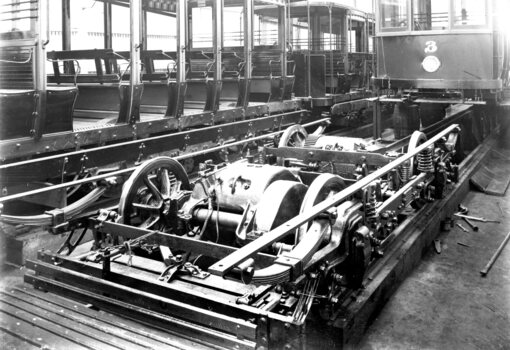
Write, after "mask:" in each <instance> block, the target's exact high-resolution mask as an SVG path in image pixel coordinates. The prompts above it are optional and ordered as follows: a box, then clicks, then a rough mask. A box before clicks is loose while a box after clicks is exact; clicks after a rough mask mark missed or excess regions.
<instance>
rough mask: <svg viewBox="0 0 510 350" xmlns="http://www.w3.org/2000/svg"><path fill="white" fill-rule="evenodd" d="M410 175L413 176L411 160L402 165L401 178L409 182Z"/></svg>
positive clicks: (404, 181)
mask: <svg viewBox="0 0 510 350" xmlns="http://www.w3.org/2000/svg"><path fill="white" fill-rule="evenodd" d="M410 177H411V164H410V163H409V162H405V163H404V164H402V166H401V167H400V180H401V181H402V182H403V183H407V182H408V181H409V178H410Z"/></svg>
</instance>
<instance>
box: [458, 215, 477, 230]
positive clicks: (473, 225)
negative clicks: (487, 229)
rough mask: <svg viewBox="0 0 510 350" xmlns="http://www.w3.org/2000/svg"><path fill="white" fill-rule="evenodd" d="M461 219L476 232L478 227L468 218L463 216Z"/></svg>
mask: <svg viewBox="0 0 510 350" xmlns="http://www.w3.org/2000/svg"><path fill="white" fill-rule="evenodd" d="M462 219H463V220H464V221H465V222H467V224H468V225H469V227H471V229H472V230H473V231H475V232H478V229H479V227H478V226H477V225H475V224H473V223H472V222H471V221H470V220H469V219H468V218H465V217H463V218H462Z"/></svg>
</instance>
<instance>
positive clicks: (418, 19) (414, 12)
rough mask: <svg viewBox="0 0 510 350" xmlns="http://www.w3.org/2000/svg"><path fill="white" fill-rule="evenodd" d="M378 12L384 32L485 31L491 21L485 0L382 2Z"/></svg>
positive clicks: (391, 0)
mask: <svg viewBox="0 0 510 350" xmlns="http://www.w3.org/2000/svg"><path fill="white" fill-rule="evenodd" d="M378 11H379V23H380V26H379V29H380V31H381V32H399V31H408V30H412V31H429V30H455V29H483V28H486V27H487V26H488V18H489V16H488V6H487V1H486V0H412V1H410V0H381V1H380V2H379V8H378ZM409 18H411V20H409Z"/></svg>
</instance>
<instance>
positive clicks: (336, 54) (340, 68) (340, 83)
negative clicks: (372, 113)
mask: <svg viewBox="0 0 510 350" xmlns="http://www.w3.org/2000/svg"><path fill="white" fill-rule="evenodd" d="M325 56H326V90H327V91H328V92H330V93H344V92H346V91H345V86H344V81H345V76H344V75H345V53H344V52H342V51H339V50H333V51H331V54H329V53H328V52H326V53H325ZM349 88H350V87H348V88H347V92H348V91H349Z"/></svg>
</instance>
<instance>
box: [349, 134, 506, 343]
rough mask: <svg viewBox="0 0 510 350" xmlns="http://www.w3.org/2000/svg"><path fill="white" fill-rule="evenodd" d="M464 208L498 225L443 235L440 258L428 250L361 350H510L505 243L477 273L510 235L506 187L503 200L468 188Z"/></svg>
mask: <svg viewBox="0 0 510 350" xmlns="http://www.w3.org/2000/svg"><path fill="white" fill-rule="evenodd" d="M509 139H510V137H509V138H506V141H508V140H509ZM507 143H510V142H507ZM505 148H506V147H505ZM462 204H463V205H465V206H467V207H468V208H469V214H470V215H473V216H478V217H485V218H486V219H496V220H500V221H501V223H483V222H480V223H477V225H478V226H479V231H478V232H474V231H473V230H471V229H470V227H469V226H468V224H467V223H466V222H464V221H462V220H460V221H456V222H458V223H460V224H461V225H462V226H464V227H465V228H467V229H468V232H464V231H463V230H462V229H461V228H459V227H458V226H457V225H455V227H454V228H452V229H451V231H449V232H443V233H441V234H440V236H439V237H438V238H439V239H440V242H441V247H442V249H441V253H440V254H438V253H437V252H436V251H435V250H434V249H433V248H432V247H431V248H430V250H429V252H428V253H427V254H426V256H425V257H424V258H423V260H422V262H421V263H420V265H419V266H418V267H417V268H416V269H415V270H414V271H413V272H412V273H411V274H410V275H409V277H408V278H406V280H405V281H404V282H403V283H402V284H401V285H400V287H399V288H398V289H397V291H396V292H395V294H394V295H393V296H392V297H391V298H390V300H389V301H388V303H387V304H386V305H385V306H384V307H383V309H382V310H381V311H380V314H379V316H378V317H377V318H376V320H375V321H374V323H373V324H372V325H371V326H370V327H369V328H368V330H367V332H366V334H365V336H364V338H363V340H362V341H361V343H360V344H359V348H360V349H362V350H369V349H377V350H380V349H381V350H382V349H406V350H407V349H462V350H468V349H510V242H509V243H508V244H507V246H506V248H505V249H504V250H503V252H502V253H501V255H500V256H499V258H498V259H497V260H496V263H495V264H494V265H493V267H492V269H491V270H490V271H489V274H488V275H487V277H481V275H480V270H481V269H483V268H484V267H485V265H486V264H487V262H488V261H489V260H490V259H491V257H492V255H493V254H494V252H495V251H496V250H497V248H498V247H499V245H500V244H501V242H502V241H503V240H504V237H505V236H506V235H507V233H508V232H509V231H510V189H509V190H507V191H506V195H505V196H504V197H497V196H489V195H486V194H483V193H480V192H475V191H471V192H469V194H468V195H467V196H466V198H465V199H464V201H463V203H462Z"/></svg>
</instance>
